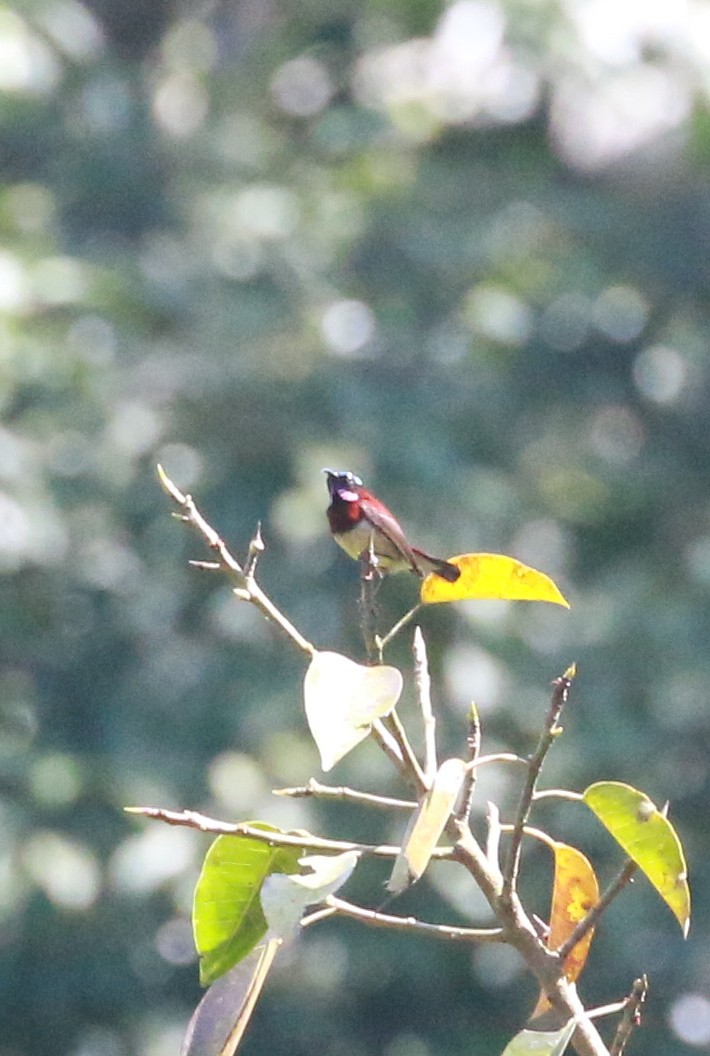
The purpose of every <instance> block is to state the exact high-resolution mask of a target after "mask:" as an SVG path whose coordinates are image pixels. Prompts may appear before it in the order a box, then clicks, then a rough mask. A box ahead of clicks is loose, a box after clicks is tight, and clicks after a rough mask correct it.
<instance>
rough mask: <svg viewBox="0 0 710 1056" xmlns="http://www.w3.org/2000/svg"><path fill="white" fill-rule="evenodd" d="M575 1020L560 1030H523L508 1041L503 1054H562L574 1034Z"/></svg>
mask: <svg viewBox="0 0 710 1056" xmlns="http://www.w3.org/2000/svg"><path fill="white" fill-rule="evenodd" d="M574 1026H575V1024H574V1020H573V1019H571V1020H570V1021H569V1022H568V1023H565V1025H564V1027H561V1028H560V1029H559V1030H528V1029H525V1030H521V1031H520V1033H519V1034H516V1035H515V1037H514V1038H513V1039H512V1040H511V1041H509V1042H508V1044H507V1045H506V1047H505V1049H504V1050H503V1052H502V1054H501V1056H562V1053H563V1052H564V1051H565V1049H566V1048H567V1046H568V1045H569V1043H570V1039H571V1037H572V1035H573V1034H574Z"/></svg>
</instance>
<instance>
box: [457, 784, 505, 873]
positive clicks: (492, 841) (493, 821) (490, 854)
mask: <svg viewBox="0 0 710 1056" xmlns="http://www.w3.org/2000/svg"><path fill="white" fill-rule="evenodd" d="M461 820H462V822H466V823H468V819H467V818H462V819H461ZM502 831H503V830H502V827H501V823H500V811H499V810H498V807H497V805H496V804H495V803H492V802H490V801H489V802H488V836H487V839H486V858H487V859H488V863H489V865H490V867H491V869H494V870H495V871H496V874H497V876H498V878H499V883H500V884H501V885H502V883H503V874H502V872H501V869H500V834H501V832H502Z"/></svg>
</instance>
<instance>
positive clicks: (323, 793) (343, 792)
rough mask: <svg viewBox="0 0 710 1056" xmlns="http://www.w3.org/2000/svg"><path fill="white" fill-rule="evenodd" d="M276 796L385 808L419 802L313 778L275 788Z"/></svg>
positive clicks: (413, 805)
mask: <svg viewBox="0 0 710 1056" xmlns="http://www.w3.org/2000/svg"><path fill="white" fill-rule="evenodd" d="M273 795H275V796H291V797H292V798H293V799H310V798H318V799H346V800H350V801H351V802H352V803H363V804H365V805H366V806H370V807H381V808H382V809H383V810H415V809H416V806H417V804H416V803H415V802H414V800H411V799H394V798H392V797H391V796H379V795H375V793H373V792H359V791H358V790H357V789H355V788H347V787H346V786H345V785H338V786H332V785H322V784H321V783H320V781H316V780H315V778H311V779H310V780H309V782H308V784H307V785H300V786H297V787H296V788H275V789H274V790H273Z"/></svg>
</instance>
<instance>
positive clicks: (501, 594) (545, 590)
mask: <svg viewBox="0 0 710 1056" xmlns="http://www.w3.org/2000/svg"><path fill="white" fill-rule="evenodd" d="M448 560H449V563H450V564H452V565H456V567H457V568H458V569H459V570H460V571H461V575H460V576H459V578H458V579H457V580H456V582H455V583H449V582H448V580H446V579H443V578H442V577H441V576H439V575H436V573H432V574H431V575H429V576H427V577H426V579H425V580H424V582H423V583H422V587H421V594H420V597H421V600H422V602H423V604H425V605H435V604H437V603H438V602H443V601H468V600H471V599H475V598H487V599H489V600H490V599H496V600H505V601H549V602H551V603H552V604H553V605H563V606H564V607H565V608H566V609H568V608H569V602H568V601H567V599H566V598H565V597H564V596H563V595H562V593H561V592H560V590H559V589H558V587H557V585H556V584H555V583H554V582H553V580H551V579H550V577H549V576H546V575H545V573H544V572H538V571H537V570H536V569H534V568H530V566H529V565H524V564H523V563H522V561H516V560H515V558H513V557H506V555H505V554H460V555H459V556H458V557H450V558H449V559H448Z"/></svg>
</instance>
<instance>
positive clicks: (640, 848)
mask: <svg viewBox="0 0 710 1056" xmlns="http://www.w3.org/2000/svg"><path fill="white" fill-rule="evenodd" d="M583 798H584V802H585V803H586V804H587V806H588V807H589V809H590V810H591V811H592V812H593V813H594V814H595V815H596V816H597V818H599V821H601V823H602V825H603V826H604V827H605V828H606V829H607V830H608V831H609V832H610V833H611V835H612V836H613V837H614V839H615V840H616V842H617V843H618V844H619V845H620V846H621V847H623V849H624V850H625V851H626V853H627V854H628V856H629V858H631V859H632V861H634V862H635V863H636V865H637V866H638V867H639V869H640V870H641V871H642V872H643V873H645V875H646V876H647V877H648V879H649V880H650V881H651V883H652V884H653V886H654V887H655V888H656V890H657V891H658V893H659V895H660V896H661V898H662V899H663V901H664V902H665V903H666V904H667V905H668V906H669V908H670V909H671V910H672V911H673V913H674V914H675V916H676V918H677V919H678V923H679V924H680V926H681V928H682V929H683V935H684V936H687V934H688V928H689V926H690V888H689V887H688V870H687V866H686V864H685V855H684V854H683V848H682V846H681V842H680V840H679V838H678V835H677V833H676V831H675V829H674V828H673V826H672V825H671V823H670V821H669V820H668V818H667V817H665V815H664V814H662V813H661V811H660V810H658V808H657V807H656V806H655V805H654V804H653V803H652V802H651V800H650V799H649V798H648V796H647V795H646V794H645V793H644V792H640V791H639V790H638V789H637V788H632V787H631V785H625V784H623V783H622V782H620V781H598V782H597V783H596V784H594V785H590V786H589V788H587V789H586V790H585V792H584V794H583Z"/></svg>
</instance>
